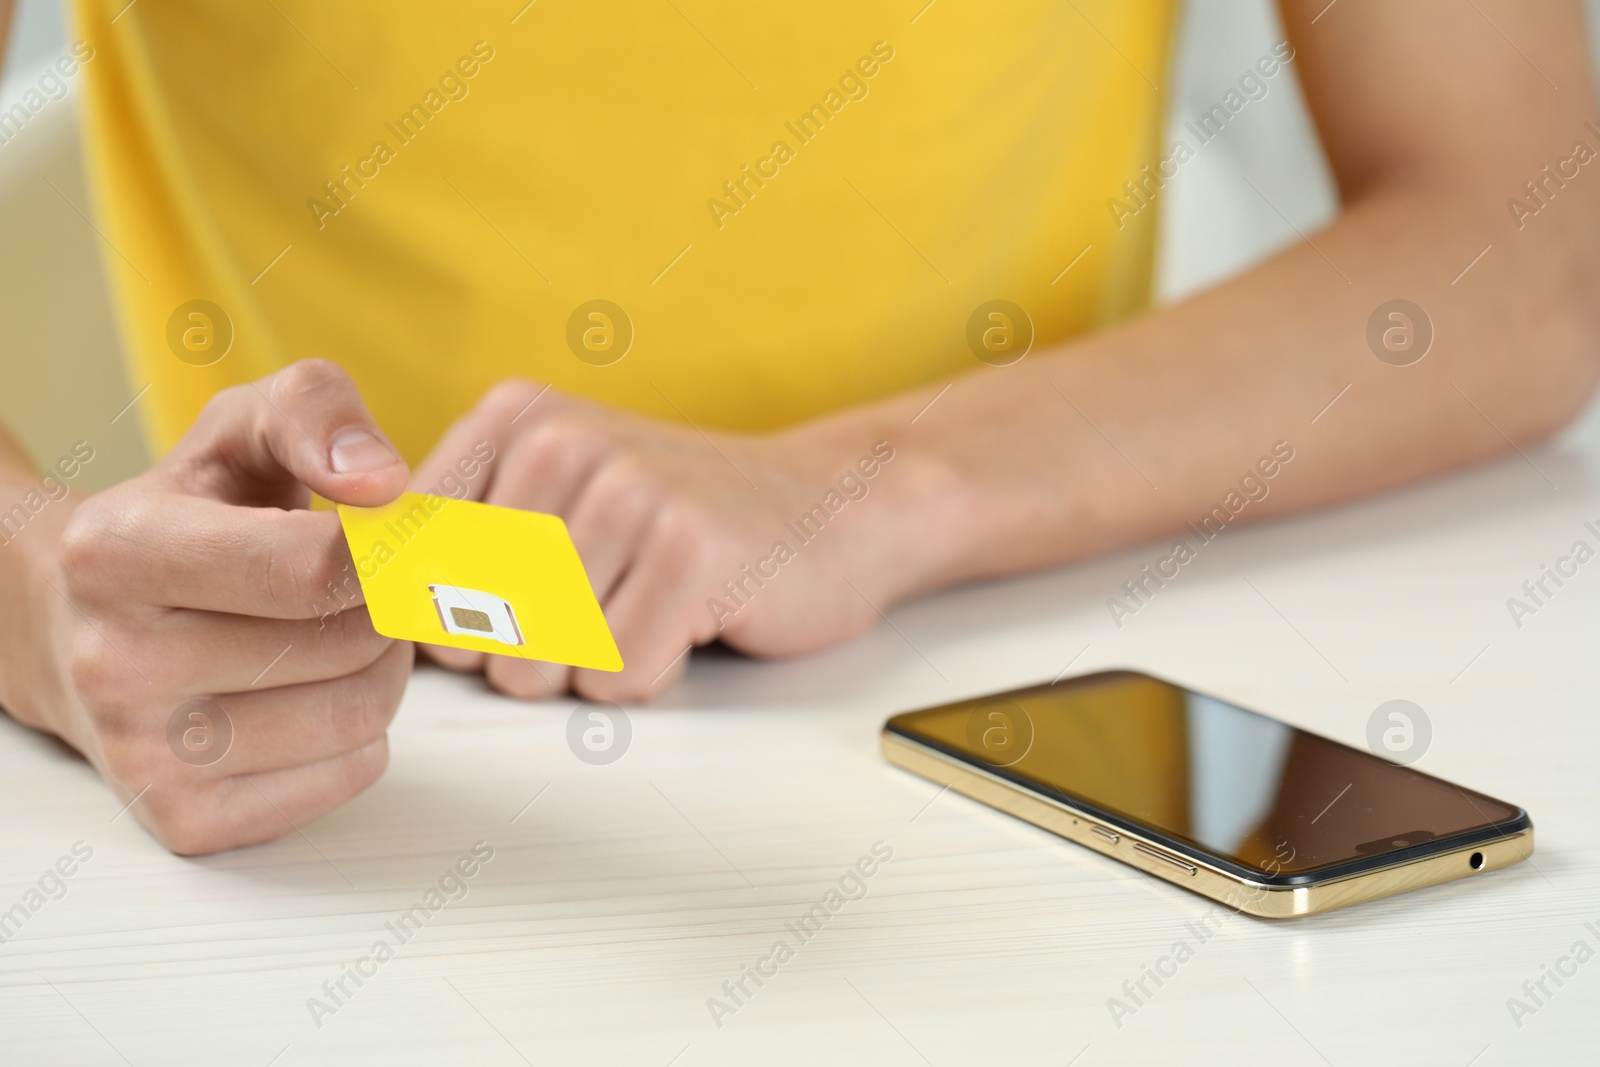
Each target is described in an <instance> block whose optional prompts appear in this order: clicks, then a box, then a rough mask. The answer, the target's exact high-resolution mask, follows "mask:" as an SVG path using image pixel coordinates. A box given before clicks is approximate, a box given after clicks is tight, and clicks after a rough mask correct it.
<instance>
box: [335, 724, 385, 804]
mask: <svg viewBox="0 0 1600 1067" xmlns="http://www.w3.org/2000/svg"><path fill="white" fill-rule="evenodd" d="M340 765H341V768H342V770H343V771H344V792H345V796H346V797H353V796H355V795H356V794H357V793H359V792H361V791H362V790H363V789H366V788H367V787H368V786H370V785H371V784H372V783H373V782H376V781H377V780H378V779H379V778H382V777H383V772H384V771H386V770H388V769H389V739H388V737H387V736H382V737H379V738H378V739H377V740H376V741H373V742H372V743H371V744H370V745H366V746H364V747H362V748H359V749H357V750H356V751H354V752H352V753H350V754H349V755H348V756H346V757H345V758H344V759H343V760H342V761H340Z"/></svg>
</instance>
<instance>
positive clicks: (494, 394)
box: [482, 378, 541, 415]
mask: <svg viewBox="0 0 1600 1067" xmlns="http://www.w3.org/2000/svg"><path fill="white" fill-rule="evenodd" d="M540 388H541V387H540V386H538V385H535V384H534V383H533V382H530V381H528V379H526V378H502V379H500V380H499V381H498V382H496V383H494V385H492V386H490V387H489V390H488V392H486V393H484V394H483V401H482V406H483V407H484V408H486V409H488V410H490V411H495V412H503V411H509V412H510V413H511V414H513V415H514V414H516V413H517V412H519V411H521V410H522V409H523V408H524V407H526V406H527V404H528V403H529V401H531V400H532V399H533V398H534V397H536V396H538V395H539V390H540Z"/></svg>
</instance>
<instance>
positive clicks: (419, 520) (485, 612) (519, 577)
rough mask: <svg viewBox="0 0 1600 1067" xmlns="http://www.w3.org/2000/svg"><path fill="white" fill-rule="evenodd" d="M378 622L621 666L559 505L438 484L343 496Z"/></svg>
mask: <svg viewBox="0 0 1600 1067" xmlns="http://www.w3.org/2000/svg"><path fill="white" fill-rule="evenodd" d="M339 521H340V523H341V524H343V526H344V536H345V540H346V541H348V542H349V544H350V556H351V558H352V559H353V560H354V561H355V565H356V575H357V577H358V578H359V579H360V581H361V592H362V594H363V595H364V596H365V597H366V601H367V611H368V613H369V614H370V615H371V616H372V626H373V629H375V630H377V631H378V632H379V633H380V634H382V635H384V636H385V637H394V638H398V639H400V640H403V641H422V642H426V643H427V644H431V645H448V646H449V647H451V648H466V649H472V650H473V651H477V652H491V653H495V654H497V655H510V656H522V657H524V658H526V659H532V660H546V661H548V662H551V663H566V664H570V665H572V666H574V667H591V668H594V669H595V670H601V671H620V670H621V669H622V656H621V655H620V654H619V653H618V652H617V643H616V641H615V640H614V639H613V638H612V636H611V630H610V628H609V627H607V626H606V618H605V615H604V614H602V613H601V611H600V604H599V601H597V600H596V599H595V595H594V590H593V589H592V588H591V587H590V585H589V576H588V574H586V573H585V572H584V569H583V561H582V560H580V559H579V558H578V550H577V548H576V547H574V546H573V544H572V537H571V536H570V535H569V534H568V533H567V524H566V523H564V522H562V521H561V519H560V518H558V517H557V516H555V515H543V514H540V513H539V512H536V511H521V510H519V509H517V508H501V507H495V506H493V505H490V504H479V503H476V502H474V501H470V500H453V499H451V498H449V497H443V496H437V495H435V494H432V493H405V494H403V495H402V496H401V497H400V499H398V500H396V501H395V502H394V503H392V504H387V505H385V506H383V507H380V508H355V507H348V506H346V505H344V504H341V505H339Z"/></svg>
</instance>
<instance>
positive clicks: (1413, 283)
mask: <svg viewBox="0 0 1600 1067" xmlns="http://www.w3.org/2000/svg"><path fill="white" fill-rule="evenodd" d="M1585 180H1587V182H1588V183H1589V184H1590V185H1592V186H1593V187H1594V188H1593V190H1590V189H1586V188H1580V186H1582V185H1583V184H1584V182H1585ZM1515 189H1516V186H1514V185H1512V186H1508V187H1507V188H1506V190H1505V192H1502V193H1501V194H1500V195H1499V196H1498V197H1496V196H1495V195H1493V193H1491V192H1490V191H1489V190H1488V189H1486V188H1485V187H1484V183H1480V184H1478V185H1474V186H1470V187H1467V186H1453V185H1449V184H1446V183H1443V182H1428V181H1417V182H1415V183H1411V184H1406V183H1395V184H1394V185H1393V186H1392V187H1390V188H1384V189H1377V190H1373V191H1372V192H1370V193H1368V194H1367V195H1365V196H1364V197H1363V198H1361V199H1360V200H1359V201H1358V202H1357V203H1355V204H1354V205H1353V206H1352V207H1351V208H1350V209H1349V210H1348V211H1346V212H1345V214H1344V215H1342V216H1341V217H1340V218H1339V219H1338V220H1337V221H1336V222H1335V223H1333V224H1332V225H1331V226H1329V227H1328V228H1327V229H1325V230H1323V231H1321V232H1319V233H1315V234H1311V235H1310V242H1306V241H1299V240H1297V242H1296V243H1295V245H1294V246H1292V247H1290V248H1288V249H1286V250H1285V251H1284V252H1283V253H1281V254H1280V255H1278V256H1275V257H1273V258H1272V259H1270V260H1268V261H1267V262H1265V263H1263V264H1262V265H1260V266H1259V267H1257V268H1256V269H1254V270H1252V271H1250V272H1249V273H1247V274H1245V275H1243V276H1241V277H1240V278H1238V279H1235V280H1233V281H1231V282H1229V283H1227V284H1225V285H1223V286H1221V287H1219V288H1217V289H1214V290H1212V291H1210V292H1208V293H1205V294H1203V295H1201V296H1199V297H1197V298H1195V299H1192V300H1189V301H1187V302H1185V303H1183V304H1180V305H1178V306H1175V307H1171V308H1168V309H1165V310H1162V311H1158V312H1155V313H1152V314H1149V315H1146V316H1144V317H1142V318H1140V319H1138V320H1136V321H1134V322H1131V323H1129V324H1127V325H1125V326H1123V327H1121V328H1118V329H1114V330H1110V331H1107V332H1105V333H1103V334H1099V335H1096V336H1094V337H1092V338H1088V339H1085V340H1082V341H1077V342H1074V343H1070V344H1066V345H1063V346H1060V347H1058V348H1056V349H1054V350H1052V351H1048V352H1044V353H1039V352H1036V353H1034V354H1032V355H1030V356H1028V357H1027V358H1026V359H1024V360H1023V361H1022V362H1021V363H1018V364H1016V365H1014V366H1011V367H1006V368H999V369H980V370H978V371H977V372H975V373H973V374H970V375H968V376H965V377H963V378H960V379H958V380H957V381H956V382H955V383H954V384H953V385H952V387H951V388H950V390H949V392H948V393H947V394H945V395H944V396H942V397H941V398H940V399H939V400H938V402H937V404H935V405H934V406H933V407H932V408H930V409H929V410H928V411H927V412H926V413H924V414H922V415H921V417H918V418H917V419H916V422H915V423H914V424H913V423H912V421H911V420H912V419H913V417H915V416H917V415H918V412H919V411H920V410H921V409H922V407H923V406H924V405H926V404H927V403H928V400H929V399H930V398H931V397H932V396H933V395H934V393H935V392H936V391H937V387H935V388H933V389H929V390H927V391H925V392H919V393H918V394H916V395H912V396H905V397H901V398H897V399H896V400H893V401H890V402H888V403H885V404H880V405H874V406H873V407H870V408H865V409H859V410H857V411H854V412H849V413H847V414H845V415H843V416H841V417H839V418H838V419H834V420H829V423H827V424H821V425H819V426H817V427H815V428H814V430H815V432H818V433H820V434H822V435H823V436H825V437H826V436H830V435H834V434H841V435H848V436H853V437H857V438H860V437H863V436H881V437H886V438H888V439H890V440H892V441H894V442H895V446H896V448H897V449H898V450H899V452H900V454H901V455H903V456H904V457H905V458H906V462H905V463H904V464H903V465H902V467H901V468H900V473H901V474H907V473H912V474H915V475H916V476H915V477H912V478H910V479H908V484H907V485H906V486H905V487H904V492H905V494H906V499H905V500H904V501H903V506H904V507H905V508H906V509H908V510H907V515H906V521H905V523H904V524H903V526H902V527H901V528H900V529H899V530H897V531H894V534H895V536H898V537H902V538H912V537H915V534H914V531H915V530H917V529H924V530H928V531H929V532H930V536H928V537H924V538H920V539H919V544H920V549H919V552H920V558H915V559H908V564H914V566H913V567H911V569H910V572H908V573H905V574H903V575H902V580H903V587H902V588H897V589H894V590H893V593H894V595H909V594H911V593H914V592H918V591H922V590H925V589H928V588H936V587H938V586H941V585H944V584H948V583H950V582H955V581H962V580H968V579H973V578H980V577H989V576H994V575H1000V574H1006V573H1014V572H1019V571H1024V570H1029V569H1033V568H1037V567H1041V566H1048V565H1051V564H1057V563H1062V562H1065V561H1068V560H1072V559H1075V558H1079V557H1082V556H1085V555H1089V554H1092V553H1096V552H1101V551H1105V550H1108V549H1112V548H1115V547H1117V546H1120V545H1124V544H1128V543H1132V542H1136V541H1139V540H1144V539H1148V538H1152V537H1156V536H1159V535H1162V534H1166V533H1169V532H1173V531H1176V530H1178V529H1180V528H1182V527H1183V525H1184V524H1185V523H1189V522H1198V521H1199V520H1200V519H1201V518H1202V517H1203V516H1205V515H1207V514H1210V513H1211V512H1212V509H1213V508H1214V507H1215V506H1217V505H1219V504H1220V503H1222V502H1223V500H1224V498H1225V497H1226V495H1227V494H1228V493H1229V492H1230V491H1236V492H1239V491H1240V486H1239V481H1240V478H1241V476H1242V475H1244V474H1245V473H1247V472H1249V471H1251V470H1252V469H1254V468H1255V467H1256V464H1257V462H1258V460H1259V459H1260V458H1261V457H1263V456H1265V455H1268V454H1270V453H1271V452H1272V451H1273V448H1274V445H1275V444H1276V443H1277V442H1286V443H1287V446H1288V447H1289V448H1292V449H1293V451H1294V458H1293V460H1292V461H1291V462H1289V463H1287V464H1282V465H1281V469H1280V470H1279V471H1278V472H1277V474H1276V476H1275V477H1273V478H1271V479H1270V480H1266V479H1259V475H1258V480H1262V481H1264V483H1265V485H1266V495H1265V496H1264V497H1263V498H1262V499H1259V500H1253V501H1251V502H1250V503H1249V504H1248V506H1246V507H1244V508H1243V509H1241V511H1240V512H1239V513H1238V515H1237V518H1238V519H1240V520H1249V519H1255V518H1261V517H1265V516H1268V515H1273V514H1282V513H1284V512H1288V511H1293V510H1298V509H1303V508H1308V507H1314V506H1317V505H1322V504H1326V503H1330V502H1333V501H1337V500H1341V499H1345V498H1349V497H1352V496H1356V495H1359V494H1363V493H1369V492H1374V491H1378V490H1382V489H1386V488H1389V487H1392V486H1396V485H1399V484H1402V483H1404V482H1407V481H1410V480H1413V479H1417V478H1420V477H1424V476H1427V475H1430V474H1434V473H1437V472H1440V471H1443V470H1447V469H1450V468H1452V467H1458V466H1461V465H1464V464H1469V463H1473V462H1477V461H1481V460H1483V459H1486V458H1488V457H1490V456H1493V455H1496V454H1499V453H1501V452H1505V451H1508V450H1509V449H1510V448H1511V442H1513V441H1514V442H1517V443H1518V444H1522V443H1525V442H1529V441H1533V440H1537V439H1539V438H1541V437H1543V436H1545V435H1547V434H1549V433H1551V432H1553V431H1554V430H1555V429H1556V428H1558V427H1559V426H1560V425H1562V424H1563V423H1564V422H1565V421H1566V420H1567V419H1568V418H1570V417H1571V415H1572V414H1573V413H1574V412H1575V411H1576V410H1577V409H1578V408H1579V407H1580V406H1581V404H1582V403H1583V401H1584V400H1585V399H1586V397H1587V396H1588V394H1589V392H1590V391H1591V389H1592V388H1593V386H1594V383H1595V381H1596V379H1597V377H1600V361H1597V359H1596V352H1597V350H1600V323H1597V320H1596V310H1595V307H1594V301H1593V300H1592V299H1591V297H1592V293H1593V292H1594V290H1595V287H1596V284H1597V283H1600V262H1597V257H1596V253H1595V251H1594V248H1593V245H1592V242H1589V241H1585V240H1582V239H1579V238H1580V235H1582V234H1584V233H1593V232H1595V226H1596V225H1597V222H1600V210H1597V203H1600V201H1597V197H1596V195H1595V194H1596V193H1600V177H1594V176H1591V175H1588V174H1584V175H1582V176H1581V177H1580V178H1579V179H1577V180H1576V181H1575V182H1574V183H1573V185H1572V186H1571V187H1570V188H1569V189H1568V190H1566V191H1564V194H1563V196H1564V199H1563V200H1562V201H1560V202H1559V203H1560V206H1561V208H1562V210H1563V212H1566V216H1565V219H1564V220H1563V221H1560V222H1558V221H1557V220H1555V219H1551V220H1548V221H1549V222H1550V223H1551V225H1549V226H1540V227H1538V228H1535V227H1533V226H1530V227H1528V228H1527V230H1525V231H1524V232H1521V233H1518V232H1515V231H1514V230H1512V231H1510V232H1508V229H1507V227H1506V226H1505V224H1504V218H1505V216H1504V215H1503V214H1502V213H1503V211H1504V208H1503V206H1502V205H1503V198H1504V195H1505V193H1506V192H1512V191H1515ZM1552 214H1553V213H1552ZM1540 221H1541V222H1544V221H1546V220H1540ZM1312 243H1314V245H1315V247H1312ZM1490 243H1493V246H1494V247H1493V249H1492V250H1491V251H1490V252H1489V253H1488V254H1487V255H1485V256H1484V257H1483V259H1482V260H1480V261H1479V262H1478V263H1477V264H1476V265H1475V266H1473V267H1472V269H1471V271H1469V272H1468V273H1467V274H1466V276H1465V277H1462V278H1460V279H1459V280H1458V281H1457V280H1456V279H1457V277H1458V275H1460V273H1461V271H1462V268H1463V267H1464V266H1466V264H1467V263H1468V262H1469V261H1471V260H1472V257H1473V256H1474V255H1476V254H1477V253H1478V251H1480V250H1481V249H1482V248H1483V247H1484V246H1485V245H1487V244H1490ZM1453 282H1454V284H1452V283H1453ZM1396 297H1404V298H1406V299H1409V300H1412V301H1414V302H1415V303H1417V304H1418V305H1420V306H1421V307H1422V308H1423V309H1425V311H1426V312H1427V313H1428V315H1429V317H1430V318H1431V320H1432V323H1433V329H1434V340H1433V343H1432V348H1431V351H1429V353H1428V354H1427V356H1426V357H1425V358H1423V359H1422V360H1421V361H1420V362H1418V363H1416V364H1414V365H1411V366H1406V367H1396V366H1392V365H1389V364H1387V363H1385V362H1382V361H1380V360H1379V359H1378V358H1377V357H1376V356H1375V355H1374V354H1373V352H1372V351H1371V350H1370V349H1369V347H1368V344H1367V340H1366V329H1367V320H1368V318H1369V317H1370V316H1371V314H1372V312H1373V311H1374V310H1375V309H1376V308H1377V307H1378V306H1379V305H1380V304H1383V303H1385V302H1386V301H1388V300H1391V299H1394V298H1396ZM1347 387H1348V388H1347ZM1336 398H1337V401H1336V402H1334V401H1335V400H1336ZM1330 402H1334V403H1332V406H1331V407H1330V406H1329V405H1330ZM918 471H920V474H918V473H917V472H918ZM1257 492H1258V493H1259V490H1257ZM1242 495H1243V494H1242V492H1241V496H1242ZM1237 499H1238V498H1237V497H1236V498H1235V500H1237ZM1230 517H1231V514H1230ZM885 529H887V527H885ZM935 531H936V533H935ZM911 555H913V556H916V555H918V553H911Z"/></svg>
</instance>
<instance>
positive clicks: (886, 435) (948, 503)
mask: <svg viewBox="0 0 1600 1067" xmlns="http://www.w3.org/2000/svg"><path fill="white" fill-rule="evenodd" d="M894 415H895V412H892V411H888V410H879V409H877V408H867V409H858V410H857V411H853V412H846V413H844V414H842V415H839V416H835V417H833V418H829V419H826V420H822V421H819V422H815V423H810V424H806V425H803V426H800V427H795V428H793V429H791V430H787V431H784V432H782V433H780V434H777V435H774V437H772V438H769V439H768V441H769V443H770V445H771V447H772V448H773V450H774V453H775V454H776V455H781V456H782V457H783V458H784V460H785V462H784V466H786V467H788V469H790V470H792V471H794V472H795V473H796V474H797V475H798V476H799V477H801V478H802V479H803V480H805V481H807V482H809V483H811V484H815V485H818V486H821V485H824V484H825V483H826V484H827V485H829V486H831V487H832V488H833V489H836V490H837V491H838V496H839V498H841V499H845V500H847V501H849V503H848V508H849V510H850V511H851V512H853V514H851V515H850V516H849V518H848V520H847V521H846V522H842V523H839V524H838V527H837V528H838V533H839V536H838V537H837V538H836V539H834V547H835V550H836V551H837V552H838V553H839V563H840V566H841V567H842V569H843V571H844V573H845V575H846V576H847V577H849V579H850V580H851V582H852V583H853V584H854V585H855V586H856V587H857V588H858V590H859V591H860V592H861V593H862V594H863V595H864V596H866V597H867V598H868V599H869V600H870V601H871V602H872V603H873V604H874V605H875V606H877V607H879V608H882V607H884V606H886V605H888V604H890V603H894V602H896V601H900V600H904V599H907V598H908V597H912V596H916V595H917V594H919V593H923V592H927V591H929V590H932V589H936V588H939V587H940V586H942V585H947V584H950V582H951V581H952V580H959V579H952V578H950V577H948V576H949V575H951V574H955V573H957V572H959V571H960V569H961V568H962V566H963V563H964V560H965V559H966V557H968V556H969V555H971V554H972V551H973V546H974V545H976V544H977V543H978V540H979V538H980V534H981V531H980V530H979V526H978V523H977V522H975V521H974V516H975V515H976V514H977V512H976V510H975V509H974V508H972V507H971V500H972V492H971V489H970V487H969V486H968V485H967V484H966V482H965V478H964V476H963V475H962V473H961V472H960V471H959V470H958V469H957V468H956V467H955V466H953V465H952V464H950V463H948V462H946V461H945V460H944V458H943V457H942V456H941V455H940V453H939V451H938V450H937V449H935V448H931V447H929V443H928V442H927V441H924V440H920V439H919V435H917V434H916V433H915V432H914V428H911V427H908V424H907V420H906V419H899V418H896V417H894ZM908 418H909V416H908Z"/></svg>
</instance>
